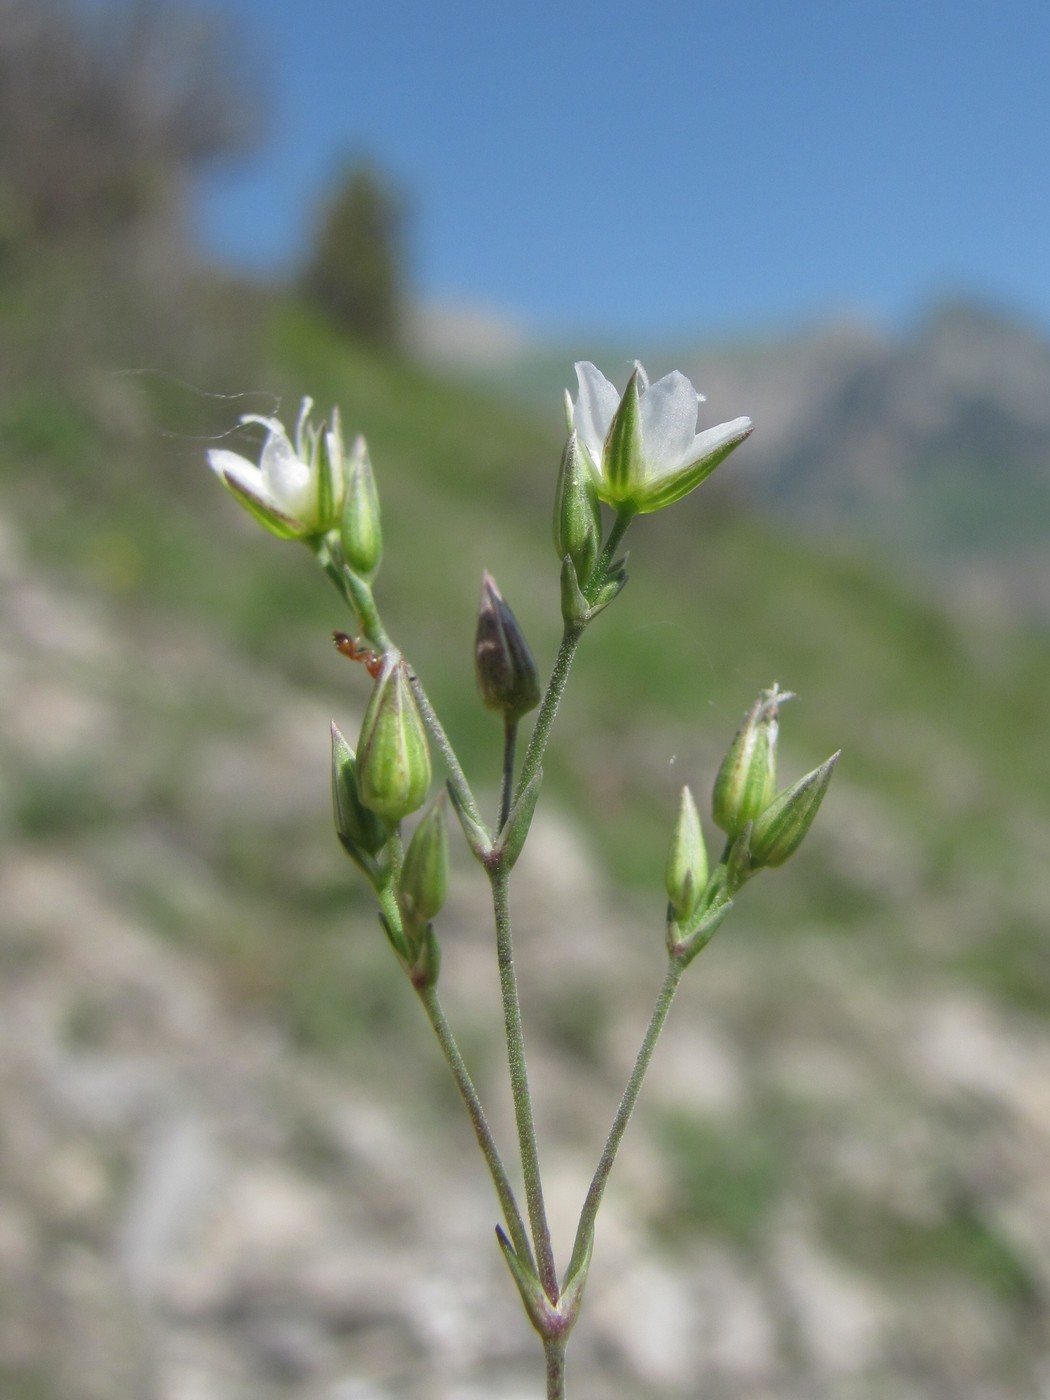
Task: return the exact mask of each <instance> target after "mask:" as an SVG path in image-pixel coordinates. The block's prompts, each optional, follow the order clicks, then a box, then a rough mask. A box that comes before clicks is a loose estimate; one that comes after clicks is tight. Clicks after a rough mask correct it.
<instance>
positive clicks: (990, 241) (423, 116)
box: [197, 0, 1050, 338]
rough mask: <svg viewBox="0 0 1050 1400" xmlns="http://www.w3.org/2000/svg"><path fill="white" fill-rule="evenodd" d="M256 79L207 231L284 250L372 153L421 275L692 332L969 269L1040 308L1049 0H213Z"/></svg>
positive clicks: (212, 245)
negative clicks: (339, 176) (406, 211)
mask: <svg viewBox="0 0 1050 1400" xmlns="http://www.w3.org/2000/svg"><path fill="white" fill-rule="evenodd" d="M210 3H211V6H212V8H214V9H217V10H219V11H220V12H226V13H228V14H229V15H230V16H231V18H232V19H233V21H234V24H235V26H236V28H237V30H238V32H240V33H241V34H243V36H244V41H243V45H242V52H243V56H244V57H245V61H246V62H248V63H250V64H251V65H252V68H253V69H254V71H256V72H257V73H258V80H259V84H260V90H261V92H262V93H263V94H264V95H265V96H266V99H267V100H266V104H265V109H266V112H267V128H268V129H267V131H266V133H265V135H264V139H263V142H262V144H261V145H260V147H259V148H258V150H257V151H256V152H255V153H254V154H253V155H251V156H250V157H248V158H246V159H245V160H244V161H242V162H240V163H239V164H238V165H237V166H236V167H232V166H231V167H230V168H227V169H224V170H221V171H217V172H215V174H214V175H212V176H211V177H209V179H208V180H207V182H206V184H205V185H204V187H203V189H202V191H201V196H200V199H199V202H198V208H197V227H198V231H199V234H200V236H201V238H202V241H203V242H204V244H205V246H206V248H208V249H209V250H210V251H211V252H213V253H214V254H216V255H218V256H219V257H221V258H222V259H224V260H225V261H227V262H231V263H233V264H235V265H238V266H241V267H244V268H247V269H250V270H253V271H257V272H266V273H269V272H282V271H285V270H288V269H290V268H292V267H294V266H295V262H296V259H297V258H300V257H301V256H302V254H303V250H304V247H305V246H306V242H307V240H308V238H309V232H310V226H311V218H312V215H313V212H314V209H315V208H316V204H317V201H318V198H319V196H320V194H321V192H322V190H323V187H324V182H325V179H326V178H327V177H328V176H330V175H331V174H332V173H333V172H334V171H335V170H337V169H338V168H339V164H340V161H341V160H343V159H345V158H352V157H354V156H358V155H367V156H370V157H372V158H374V159H375V160H377V161H378V162H380V163H381V164H382V165H383V166H384V167H385V168H386V169H387V170H388V171H389V172H390V174H391V175H392V177H393V178H394V179H395V181H396V182H397V183H398V184H399V185H400V186H401V187H402V188H403V190H404V192H405V194H406V195H407V197H408V199H409V201H410V204H411V208H412V211H413V217H412V222H411V226H410V252H411V263H412V276H413V281H414V285H415V287H416V289H417V290H418V291H419V293H420V294H422V295H423V296H425V297H427V298H431V299H437V300H442V301H454V302H468V303H473V304H480V305H483V306H488V307H491V308H494V309H495V310H497V311H500V312H504V313H506V314H507V315H508V316H510V317H511V318H512V319H513V320H515V321H517V322H519V323H521V324H522V325H523V326H524V327H525V328H527V329H532V330H534V331H536V332H538V333H540V334H552V333H554V334H557V333H560V332H566V333H577V332H581V331H584V332H591V333H600V334H611V335H615V336H619V337H631V336H638V337H646V338H649V337H652V336H654V335H667V336H677V335H684V336H690V337H696V336H702V335H710V334H723V333H727V332H730V333H732V332H746V333H752V332H755V331H766V330H768V331H776V330H780V329H786V328H790V327H792V326H794V325H797V324H799V323H808V322H813V321H815V320H818V319H820V318H822V317H825V316H831V315H841V314H860V315H862V316H865V317H868V318H870V319H872V320H874V321H875V322H876V323H879V324H883V325H889V326H894V325H900V324H902V323H905V322H906V321H907V320H908V319H910V318H911V317H912V316H914V315H915V314H917V313H918V312H919V311H921V309H922V308H923V306H924V305H926V304H927V303H928V302H929V301H930V300H931V299H933V298H936V297H938V296H941V295H951V294H957V293H972V294H975V295H977V296H979V297H981V298H983V299H985V300H987V301H991V302H993V303H998V304H1000V305H1002V306H1004V307H1005V308H1007V309H1009V310H1012V311H1017V312H1020V313H1021V314H1022V315H1025V316H1026V317H1028V318H1029V319H1030V320H1032V321H1034V322H1035V323H1036V324H1037V325H1039V326H1041V327H1042V328H1043V329H1047V330H1050V170H1048V164H1050V160H1048V152H1047V144H1048V138H1050V4H1048V3H1047V0H983V2H982V3H978V2H977V0H925V3H924V0H871V3H868V4H856V3H853V0H794V3H789V0H721V3H718V2H717V0H700V2H699V3H689V0H677V3H663V0H635V3H630V4H628V3H621V2H620V0H617V2H616V3H607V4H601V3H597V0H578V3H575V4H557V3H554V0H532V2H531V3H516V4H503V5H500V4H493V3H488V4H482V3H477V2H476V0H429V3H426V2H425V0H405V2H404V3H397V0H387V3H386V5H382V4H380V3H371V2H370V3H360V0H296V2H295V3H290V0H210Z"/></svg>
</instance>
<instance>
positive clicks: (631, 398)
mask: <svg viewBox="0 0 1050 1400" xmlns="http://www.w3.org/2000/svg"><path fill="white" fill-rule="evenodd" d="M640 375H641V370H639V369H636V370H635V371H634V373H633V374H632V375H631V377H630V379H629V380H628V381H627V388H626V389H625V390H624V391H623V398H622V399H621V400H620V406H619V407H618V408H617V410H616V412H615V413H614V414H613V420H612V422H611V423H610V424H609V431H608V433H607V434H606V437H605V448H604V451H603V453H602V482H601V486H600V487H599V493H600V495H601V498H602V500H604V501H608V503H609V504H610V505H611V506H619V505H625V504H629V505H631V506H634V503H635V497H636V495H637V493H638V491H639V489H641V488H642V486H643V484H644V475H645V465H644V457H643V452H642V415H641V408H640V404H639V398H640V395H639V393H638V381H639V377H640ZM636 508H637V507H635V509H636Z"/></svg>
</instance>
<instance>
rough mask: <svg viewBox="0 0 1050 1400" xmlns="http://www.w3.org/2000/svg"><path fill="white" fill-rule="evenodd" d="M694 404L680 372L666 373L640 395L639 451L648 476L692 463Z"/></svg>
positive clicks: (687, 382) (689, 388)
mask: <svg viewBox="0 0 1050 1400" xmlns="http://www.w3.org/2000/svg"><path fill="white" fill-rule="evenodd" d="M696 405H697V399H696V390H695V389H694V388H693V386H692V384H690V382H689V380H688V379H686V377H685V375H684V374H682V373H681V372H680V371H679V370H672V371H671V373H670V374H665V375H664V377H663V379H658V380H657V381H656V383H655V384H654V385H652V387H651V388H650V389H649V391H648V393H647V394H645V395H643V397H642V399H641V400H640V403H639V408H640V411H641V419H642V449H643V451H644V453H645V463H646V467H647V468H648V470H649V474H650V475H651V476H662V475H663V474H664V473H665V472H670V471H674V470H675V468H676V467H680V466H682V465H683V463H685V462H690V461H693V460H695V459H694V457H693V455H692V446H693V437H694V435H695V433H696Z"/></svg>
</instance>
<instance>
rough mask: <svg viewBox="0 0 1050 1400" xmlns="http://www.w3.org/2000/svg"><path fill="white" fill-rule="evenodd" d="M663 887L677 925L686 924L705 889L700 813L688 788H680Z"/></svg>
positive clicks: (705, 867) (705, 874) (705, 871)
mask: <svg viewBox="0 0 1050 1400" xmlns="http://www.w3.org/2000/svg"><path fill="white" fill-rule="evenodd" d="M664 885H665V888H666V890H667V897H668V899H669V900H670V901H671V905H672V907H673V911H674V919H675V922H676V923H679V924H688V923H689V921H690V919H692V917H693V915H694V914H695V913H696V911H697V909H698V908H699V907H700V900H701V898H702V896H703V893H704V889H705V888H706V886H707V848H706V846H705V845H704V834H703V832H702V831H701V829H700V814H699V813H698V812H697V810H696V802H695V801H694V800H693V794H692V793H691V792H690V791H689V788H688V787H683V788H682V795H681V798H680V800H679V804H678V815H677V817H676V819H675V824H674V829H673V830H672V832H671V840H670V843H669V846H668V851H667V863H666V866H665V867H664Z"/></svg>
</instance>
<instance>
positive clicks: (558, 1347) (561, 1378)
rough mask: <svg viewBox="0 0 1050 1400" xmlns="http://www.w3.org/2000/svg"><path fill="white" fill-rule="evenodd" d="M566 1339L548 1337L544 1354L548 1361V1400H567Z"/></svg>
mask: <svg viewBox="0 0 1050 1400" xmlns="http://www.w3.org/2000/svg"><path fill="white" fill-rule="evenodd" d="M566 1340H567V1339H566V1338H565V1337H547V1338H545V1339H544V1343H543V1354H544V1356H545V1357H546V1359H547V1400H565V1343H566Z"/></svg>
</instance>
